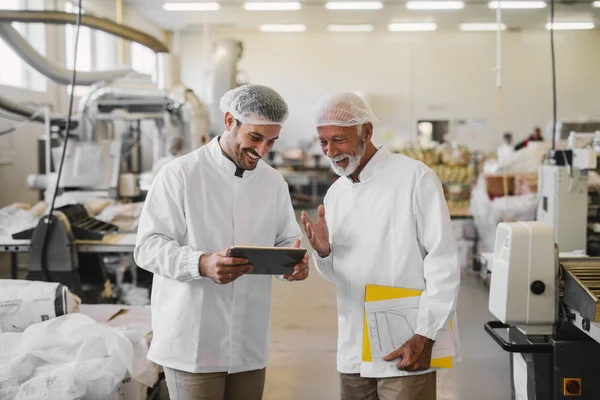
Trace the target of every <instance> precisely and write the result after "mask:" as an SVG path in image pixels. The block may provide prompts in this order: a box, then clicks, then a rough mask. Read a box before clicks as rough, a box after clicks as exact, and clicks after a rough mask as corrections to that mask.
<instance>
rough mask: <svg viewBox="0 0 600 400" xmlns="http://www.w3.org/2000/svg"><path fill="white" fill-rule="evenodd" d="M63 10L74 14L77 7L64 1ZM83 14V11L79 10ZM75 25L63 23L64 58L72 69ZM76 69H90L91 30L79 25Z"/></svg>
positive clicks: (77, 10) (76, 11)
mask: <svg viewBox="0 0 600 400" xmlns="http://www.w3.org/2000/svg"><path fill="white" fill-rule="evenodd" d="M65 11H66V12H68V13H73V14H76V13H78V12H79V8H78V7H77V6H75V5H73V4H72V3H70V2H68V1H67V2H65ZM81 13H82V14H85V11H83V10H82V11H81ZM76 32H77V28H76V27H75V25H70V24H69V25H65V53H66V54H65V60H66V64H67V68H68V69H73V64H74V61H75V58H74V55H75V33H76ZM77 47H78V48H77V65H76V67H77V71H91V70H92V53H93V52H92V31H91V29H90V28H87V27H85V26H80V27H79V44H78V46H77Z"/></svg>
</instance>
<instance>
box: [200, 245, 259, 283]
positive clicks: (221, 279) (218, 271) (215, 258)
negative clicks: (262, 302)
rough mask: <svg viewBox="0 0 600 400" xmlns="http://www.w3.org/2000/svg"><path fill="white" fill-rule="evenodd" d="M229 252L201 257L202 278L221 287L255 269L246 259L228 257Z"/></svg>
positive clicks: (224, 251) (223, 251)
mask: <svg viewBox="0 0 600 400" xmlns="http://www.w3.org/2000/svg"><path fill="white" fill-rule="evenodd" d="M228 251H229V249H227V250H221V251H218V252H216V253H213V254H202V256H201V257H200V262H199V263H200V276H204V277H207V278H210V279H212V280H213V281H214V282H215V283H218V284H220V285H222V284H225V283H229V282H233V281H235V280H236V279H237V278H239V277H240V276H242V275H244V274H246V273H248V272H251V271H252V269H253V267H252V265H250V264H248V259H246V258H234V257H227V252H228Z"/></svg>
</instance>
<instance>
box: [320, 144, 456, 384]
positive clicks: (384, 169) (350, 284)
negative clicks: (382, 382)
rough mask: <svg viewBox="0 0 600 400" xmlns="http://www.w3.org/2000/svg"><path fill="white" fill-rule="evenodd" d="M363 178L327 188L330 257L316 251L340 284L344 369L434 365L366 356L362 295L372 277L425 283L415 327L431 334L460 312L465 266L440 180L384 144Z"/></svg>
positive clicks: (384, 370)
mask: <svg viewBox="0 0 600 400" xmlns="http://www.w3.org/2000/svg"><path fill="white" fill-rule="evenodd" d="M359 179H360V182H359V183H352V181H350V179H348V178H345V177H341V178H339V179H338V180H337V181H336V182H335V183H334V184H333V185H332V186H331V188H330V189H329V190H328V192H327V195H326V196H325V201H324V203H325V219H326V221H327V225H328V227H329V238H330V242H331V249H332V251H331V254H330V255H329V256H328V257H326V258H321V257H319V256H318V255H317V254H316V253H314V255H313V258H314V260H315V264H316V268H317V270H318V271H319V272H320V273H321V274H322V275H323V276H324V277H325V278H326V279H328V280H329V281H331V282H333V283H335V285H336V289H337V303H338V355H337V367H338V371H339V372H341V373H347V374H354V373H361V376H363V377H392V376H404V375H411V374H422V373H426V372H429V370H427V371H421V372H416V373H408V372H404V371H399V370H398V369H397V368H396V366H395V364H396V363H394V364H393V365H387V366H386V367H379V366H376V365H375V364H373V363H362V362H361V360H362V341H363V321H364V299H365V286H366V285H367V284H374V285H383V286H394V287H404V288H412V289H419V290H424V292H423V295H422V296H421V300H420V305H419V315H418V321H417V327H416V331H415V333H416V334H419V335H422V336H426V337H428V338H431V339H435V338H436V335H437V333H438V331H439V330H440V329H441V328H442V327H444V326H445V325H447V323H448V321H449V319H450V318H452V317H454V314H455V306H456V300H457V296H458V288H459V281H460V270H459V263H458V255H457V249H456V244H455V242H454V239H453V231H452V224H451V221H450V216H449V213H448V207H447V205H446V201H445V199H444V193H443V189H442V186H441V183H440V181H439V179H438V178H437V176H436V175H435V173H434V172H433V171H432V170H431V169H429V168H428V167H427V166H425V164H422V163H420V162H418V161H415V160H412V159H410V158H408V157H405V156H403V155H398V154H391V153H390V152H389V151H388V150H386V149H385V148H380V149H379V150H378V151H377V153H375V155H374V156H373V158H371V160H370V161H369V162H368V163H367V165H366V166H365V168H364V169H363V170H362V171H361V173H360V176H359ZM454 319H455V318H454ZM454 323H455V325H456V321H454ZM455 325H453V326H455ZM456 328H457V326H456ZM456 333H458V330H457V329H456ZM456 339H457V338H456ZM456 347H458V343H456V344H455V348H456ZM457 351H459V349H457Z"/></svg>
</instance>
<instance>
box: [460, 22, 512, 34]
mask: <svg viewBox="0 0 600 400" xmlns="http://www.w3.org/2000/svg"><path fill="white" fill-rule="evenodd" d="M498 26H500V30H502V31H503V30H505V29H506V24H500V25H498V24H497V23H495V22H467V23H464V24H460V25H459V26H458V28H459V29H460V30H461V31H465V32H482V31H497V30H498Z"/></svg>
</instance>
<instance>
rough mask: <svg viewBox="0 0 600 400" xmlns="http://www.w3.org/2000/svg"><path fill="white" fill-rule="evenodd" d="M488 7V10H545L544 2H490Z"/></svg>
mask: <svg viewBox="0 0 600 400" xmlns="http://www.w3.org/2000/svg"><path fill="white" fill-rule="evenodd" d="M488 6H489V7H490V8H498V6H500V8H503V9H513V10H515V9H521V10H524V9H533V8H545V7H546V2H545V1H490V2H489V4H488Z"/></svg>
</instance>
